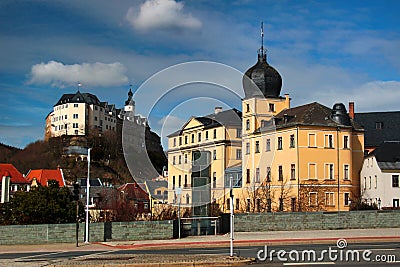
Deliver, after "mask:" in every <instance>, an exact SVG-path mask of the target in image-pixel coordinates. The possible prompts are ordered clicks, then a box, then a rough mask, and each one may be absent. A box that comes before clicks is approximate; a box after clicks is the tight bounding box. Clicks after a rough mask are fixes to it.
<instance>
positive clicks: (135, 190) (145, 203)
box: [117, 182, 150, 214]
mask: <svg viewBox="0 0 400 267" xmlns="http://www.w3.org/2000/svg"><path fill="white" fill-rule="evenodd" d="M117 190H118V191H119V192H120V195H121V196H122V199H123V201H126V202H129V203H131V204H133V205H134V212H135V213H137V214H148V213H150V199H149V195H148V194H147V193H146V191H144V190H143V189H142V188H141V187H140V186H139V185H138V184H137V183H136V182H135V183H126V184H124V185H122V186H120V187H118V189H117Z"/></svg>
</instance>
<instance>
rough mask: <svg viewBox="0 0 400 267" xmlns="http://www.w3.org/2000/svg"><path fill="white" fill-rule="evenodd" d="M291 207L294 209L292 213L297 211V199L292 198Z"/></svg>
mask: <svg viewBox="0 0 400 267" xmlns="http://www.w3.org/2000/svg"><path fill="white" fill-rule="evenodd" d="M290 204H291V205H290V206H291V207H292V212H295V211H296V198H295V197H292V199H291V201H290Z"/></svg>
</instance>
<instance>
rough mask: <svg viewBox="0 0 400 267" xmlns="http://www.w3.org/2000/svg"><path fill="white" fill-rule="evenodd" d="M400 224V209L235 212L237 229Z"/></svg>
mask: <svg viewBox="0 0 400 267" xmlns="http://www.w3.org/2000/svg"><path fill="white" fill-rule="evenodd" d="M391 227H400V210H387V211H383V210H382V211H381V210H380V211H376V210H373V211H350V212H348V211H347V212H274V213H248V214H247V213H246V214H245V213H242V214H235V231H238V232H265V231H293V230H296V231H297V230H299V231H301V230H330V229H357V228H358V229H362V228H391Z"/></svg>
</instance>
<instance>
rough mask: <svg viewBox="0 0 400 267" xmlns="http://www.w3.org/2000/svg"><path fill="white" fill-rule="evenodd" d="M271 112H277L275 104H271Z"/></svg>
mask: <svg viewBox="0 0 400 267" xmlns="http://www.w3.org/2000/svg"><path fill="white" fill-rule="evenodd" d="M268 106H269V111H270V112H275V105H274V104H269V105H268Z"/></svg>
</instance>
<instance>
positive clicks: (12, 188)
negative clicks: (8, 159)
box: [0, 163, 30, 203]
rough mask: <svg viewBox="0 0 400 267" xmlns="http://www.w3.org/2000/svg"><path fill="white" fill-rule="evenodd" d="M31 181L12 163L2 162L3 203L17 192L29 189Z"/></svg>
mask: <svg viewBox="0 0 400 267" xmlns="http://www.w3.org/2000/svg"><path fill="white" fill-rule="evenodd" d="M29 184H30V183H29V182H28V181H27V180H26V179H25V177H24V176H23V175H22V174H21V173H20V172H19V171H18V170H17V169H16V168H15V167H14V165H12V164H6V163H2V164H0V190H1V191H0V195H1V203H4V202H8V201H9V199H10V196H12V195H13V194H14V193H15V192H17V191H20V190H23V191H29V188H30V187H29Z"/></svg>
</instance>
